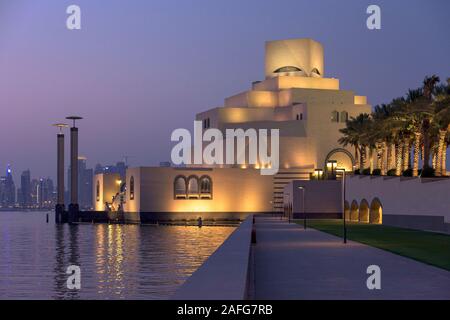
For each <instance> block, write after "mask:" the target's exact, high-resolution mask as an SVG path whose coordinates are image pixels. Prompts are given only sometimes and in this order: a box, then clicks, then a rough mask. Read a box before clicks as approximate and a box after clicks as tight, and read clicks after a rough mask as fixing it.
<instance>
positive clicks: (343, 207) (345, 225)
mask: <svg viewBox="0 0 450 320" xmlns="http://www.w3.org/2000/svg"><path fill="white" fill-rule="evenodd" d="M336 171H342V187H341V189H342V190H341V192H342V196H341V197H342V217H343V220H344V243H347V224H346V222H345V169H336Z"/></svg>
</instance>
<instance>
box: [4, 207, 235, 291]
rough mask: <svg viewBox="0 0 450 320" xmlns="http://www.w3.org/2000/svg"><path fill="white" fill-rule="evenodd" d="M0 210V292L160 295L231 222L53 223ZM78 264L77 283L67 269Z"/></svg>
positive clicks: (221, 238)
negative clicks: (74, 286)
mask: <svg viewBox="0 0 450 320" xmlns="http://www.w3.org/2000/svg"><path fill="white" fill-rule="evenodd" d="M45 218H46V213H44V212H0V299H123V298H125V299H166V298H169V297H170V296H171V295H172V294H173V293H174V292H175V290H176V289H177V288H178V287H179V286H180V285H181V284H182V283H183V282H184V281H185V280H186V278H187V277H188V276H190V275H191V274H192V273H193V272H194V271H195V270H196V269H197V268H198V267H199V266H200V265H201V264H202V263H203V262H204V261H205V260H206V258H208V257H209V256H210V255H211V254H212V253H213V252H214V251H215V249H216V248H217V247H218V246H220V245H221V244H222V243H223V241H224V240H225V239H226V238H227V237H228V236H229V235H230V234H231V232H232V231H233V230H234V227H207V226H204V227H202V228H198V227H193V226H190V227H185V226H149V225H114V224H111V225H108V224H80V225H71V226H69V225H68V224H64V225H55V224H54V222H53V219H54V216H53V213H50V214H49V220H50V221H49V223H46V219H45ZM70 265H77V266H80V268H81V289H80V290H69V289H68V288H67V279H68V277H69V275H67V274H66V270H67V268H68V267H69V266H70Z"/></svg>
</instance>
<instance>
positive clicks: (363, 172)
mask: <svg viewBox="0 0 450 320" xmlns="http://www.w3.org/2000/svg"><path fill="white" fill-rule="evenodd" d="M362 174H363V175H366V176H368V175H370V168H365V169H364V170H363V171H362Z"/></svg>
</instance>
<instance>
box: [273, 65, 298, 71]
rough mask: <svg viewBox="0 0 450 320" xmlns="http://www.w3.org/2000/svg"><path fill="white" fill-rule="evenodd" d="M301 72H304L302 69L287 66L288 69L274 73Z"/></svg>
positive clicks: (279, 69)
mask: <svg viewBox="0 0 450 320" xmlns="http://www.w3.org/2000/svg"><path fill="white" fill-rule="evenodd" d="M299 71H302V69H300V68H297V67H294V66H286V67H281V68H278V69H277V70H275V71H274V73H282V72H299Z"/></svg>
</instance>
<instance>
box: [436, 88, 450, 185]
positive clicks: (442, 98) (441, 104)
mask: <svg viewBox="0 0 450 320" xmlns="http://www.w3.org/2000/svg"><path fill="white" fill-rule="evenodd" d="M447 81H448V82H449V80H447ZM449 87H450V86H449V85H448V84H447V86H446V87H445V88H442V91H441V89H439V90H438V92H437V94H436V100H435V102H434V108H435V115H436V116H435V119H436V124H437V127H438V129H439V134H438V142H437V155H436V157H437V158H436V167H435V169H436V175H439V176H440V175H444V176H445V175H446V169H445V161H446V154H447V143H446V139H447V136H448V134H449V132H450V94H449V91H450V88H449Z"/></svg>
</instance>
